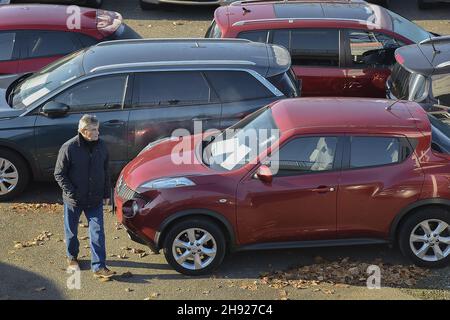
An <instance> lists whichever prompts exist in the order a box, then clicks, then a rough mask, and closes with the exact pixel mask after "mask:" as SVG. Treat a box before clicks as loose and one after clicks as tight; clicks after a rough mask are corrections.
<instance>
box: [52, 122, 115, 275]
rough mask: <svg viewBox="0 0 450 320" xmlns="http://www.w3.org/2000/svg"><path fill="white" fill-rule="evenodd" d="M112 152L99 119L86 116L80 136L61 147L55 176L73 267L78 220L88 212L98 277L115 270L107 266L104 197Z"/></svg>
mask: <svg viewBox="0 0 450 320" xmlns="http://www.w3.org/2000/svg"><path fill="white" fill-rule="evenodd" d="M108 162H109V160H108V151H107V149H106V146H105V144H104V143H103V142H102V141H101V140H100V139H99V122H98V120H97V118H96V117H95V116H92V115H84V116H83V117H82V118H81V119H80V122H79V125H78V135H77V136H75V137H74V138H72V139H70V140H69V141H67V142H66V143H65V144H64V145H63V146H62V147H61V149H60V150H59V154H58V160H57V162H56V167H55V173H54V175H55V179H56V181H57V182H58V184H59V186H60V187H61V189H62V191H63V200H64V232H65V237H66V249H67V257H68V263H69V268H72V269H79V265H78V260H77V256H78V252H79V246H80V243H79V241H78V238H77V235H78V223H79V219H80V216H81V213H82V212H84V214H85V216H86V218H87V220H88V223H89V238H90V246H91V268H92V271H93V272H94V276H95V277H97V278H110V277H112V276H113V275H114V274H115V272H113V271H111V270H109V269H108V268H107V267H106V249H105V232H104V227H103V199H108V198H109V197H110V189H111V186H110V177H109V168H108V165H109V163H108Z"/></svg>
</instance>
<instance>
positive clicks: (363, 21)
mask: <svg viewBox="0 0 450 320" xmlns="http://www.w3.org/2000/svg"><path fill="white" fill-rule="evenodd" d="M312 20H327V21H336V20H337V21H350V22H358V23H359V24H364V25H371V26H375V27H378V25H377V24H375V23H372V22H369V21H366V20H360V19H347V18H272V19H254V20H242V21H237V22H235V23H233V27H236V26H243V25H246V24H251V23H264V22H282V21H289V23H294V21H312Z"/></svg>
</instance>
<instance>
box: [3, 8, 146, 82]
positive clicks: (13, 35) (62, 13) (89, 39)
mask: <svg viewBox="0 0 450 320" xmlns="http://www.w3.org/2000/svg"><path fill="white" fill-rule="evenodd" d="M80 10H81V11H80V14H81V19H80V21H79V22H80V25H79V26H80V28H79V29H77V28H75V29H71V28H72V26H74V27H78V26H77V24H76V22H77V21H76V19H71V18H70V17H71V16H72V14H73V13H72V11H70V10H69V11H68V7H67V6H59V5H32V4H31V5H30V4H29V5H0V76H1V75H7V74H22V73H28V72H35V71H37V70H40V69H41V68H42V67H44V66H46V65H48V64H49V63H50V62H53V61H55V60H57V59H59V58H60V57H62V56H64V55H66V54H68V53H71V52H74V51H77V50H79V49H81V48H84V47H88V46H91V45H94V44H96V43H99V42H101V41H105V40H118V39H130V38H131V39H135V38H140V36H139V35H138V34H137V33H136V32H135V31H134V30H132V29H131V28H130V27H128V26H127V25H126V24H125V23H123V22H122V16H121V15H120V14H119V13H117V12H113V11H104V10H96V9H89V8H82V7H80ZM68 23H69V24H68Z"/></svg>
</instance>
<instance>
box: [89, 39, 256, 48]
mask: <svg viewBox="0 0 450 320" xmlns="http://www.w3.org/2000/svg"><path fill="white" fill-rule="evenodd" d="M158 42H161V43H164V42H174V43H175V42H179V43H196V44H199V43H214V42H219V43H220V42H236V43H247V42H251V41H250V40H247V39H237V38H221V39H216V38H155V39H123V40H111V41H103V42H100V43H98V44H96V45H94V47H102V46H108V45H114V44H124V43H129V44H132V43H158Z"/></svg>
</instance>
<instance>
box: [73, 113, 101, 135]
mask: <svg viewBox="0 0 450 320" xmlns="http://www.w3.org/2000/svg"><path fill="white" fill-rule="evenodd" d="M98 124H99V121H98V119H97V117H96V116H94V115H91V114H85V115H84V116H82V117H81V119H80V122H78V131H81V130H83V129H85V128H86V127H88V126H98Z"/></svg>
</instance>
